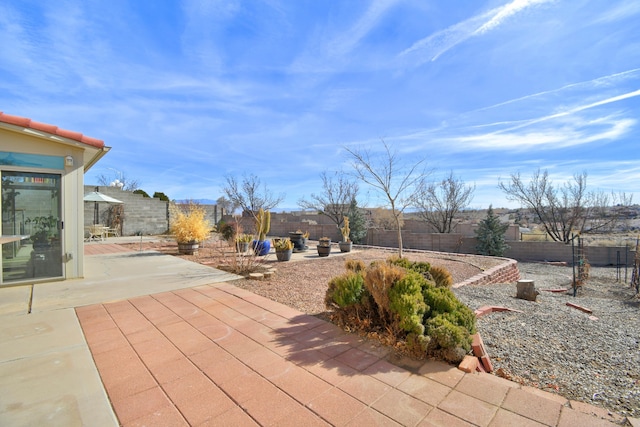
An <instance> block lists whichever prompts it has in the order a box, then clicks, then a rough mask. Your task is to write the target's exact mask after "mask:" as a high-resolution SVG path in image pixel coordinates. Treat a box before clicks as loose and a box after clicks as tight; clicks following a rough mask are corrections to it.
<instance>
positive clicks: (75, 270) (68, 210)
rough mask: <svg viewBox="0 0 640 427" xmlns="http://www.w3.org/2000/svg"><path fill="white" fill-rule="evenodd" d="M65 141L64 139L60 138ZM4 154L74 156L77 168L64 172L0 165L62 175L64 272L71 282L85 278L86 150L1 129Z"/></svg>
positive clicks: (8, 168)
mask: <svg viewBox="0 0 640 427" xmlns="http://www.w3.org/2000/svg"><path fill="white" fill-rule="evenodd" d="M60 139H61V138H60ZM0 151H4V152H9V153H24V154H36V155H47V156H58V157H62V158H64V157H65V156H72V157H73V159H74V165H73V166H71V167H67V166H65V167H64V169H42V168H35V167H29V166H12V165H0V169H2V170H5V171H21V172H42V173H55V174H60V175H61V192H62V195H61V220H62V221H63V224H64V228H63V229H62V231H61V241H62V253H63V272H64V277H65V278H67V279H70V278H77V277H82V276H83V274H84V269H83V265H84V253H83V250H84V246H83V235H84V233H83V223H84V212H83V210H82V209H81V206H82V197H83V195H84V193H83V192H82V191H81V189H82V183H83V179H84V167H83V155H84V150H83V149H82V148H80V147H78V146H74V145H72V144H69V145H66V144H62V143H59V142H53V141H51V140H47V139H44V138H40V137H37V136H35V135H34V136H33V137H31V136H29V135H27V134H24V133H18V132H13V131H11V130H8V129H5V128H3V127H0Z"/></svg>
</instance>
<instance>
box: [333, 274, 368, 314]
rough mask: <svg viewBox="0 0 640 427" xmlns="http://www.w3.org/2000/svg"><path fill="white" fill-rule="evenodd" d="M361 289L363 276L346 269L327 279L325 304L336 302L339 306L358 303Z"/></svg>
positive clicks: (362, 288)
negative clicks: (340, 273)
mask: <svg viewBox="0 0 640 427" xmlns="http://www.w3.org/2000/svg"><path fill="white" fill-rule="evenodd" d="M363 290H364V278H363V277H362V274H359V273H355V272H353V271H347V272H346V273H344V274H342V275H340V276H336V277H334V278H332V279H331V280H330V281H329V288H328V289H327V293H326V296H325V304H326V305H327V307H331V306H332V305H333V304H336V305H337V306H338V307H340V308H344V307H347V306H351V305H355V304H358V303H359V302H360V299H361V297H362V292H363Z"/></svg>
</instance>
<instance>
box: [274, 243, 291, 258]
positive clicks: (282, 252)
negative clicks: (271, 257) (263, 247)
mask: <svg viewBox="0 0 640 427" xmlns="http://www.w3.org/2000/svg"><path fill="white" fill-rule="evenodd" d="M273 247H274V248H275V250H276V258H277V259H278V261H289V260H290V259H291V254H292V253H293V242H292V241H291V239H290V238H288V237H287V238H285V239H274V240H273Z"/></svg>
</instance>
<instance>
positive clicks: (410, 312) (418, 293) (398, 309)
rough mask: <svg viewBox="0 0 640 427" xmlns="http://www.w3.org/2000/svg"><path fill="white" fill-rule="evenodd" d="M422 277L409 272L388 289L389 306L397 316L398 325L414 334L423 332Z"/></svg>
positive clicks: (424, 306) (424, 309)
mask: <svg viewBox="0 0 640 427" xmlns="http://www.w3.org/2000/svg"><path fill="white" fill-rule="evenodd" d="M423 281H424V279H423V277H422V276H420V275H419V274H418V273H416V272H409V273H407V274H406V275H405V276H404V277H403V278H401V279H400V280H397V281H396V282H395V283H393V285H392V286H391V289H389V308H390V310H391V311H392V312H393V313H394V314H395V315H396V316H397V322H398V326H399V327H400V328H401V329H402V330H404V331H406V332H413V333H415V334H420V335H422V334H424V325H423V324H422V318H423V316H424V313H425V311H426V310H427V306H426V305H425V303H424V299H423V297H422V282H423Z"/></svg>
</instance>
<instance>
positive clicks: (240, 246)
mask: <svg viewBox="0 0 640 427" xmlns="http://www.w3.org/2000/svg"><path fill="white" fill-rule="evenodd" d="M248 250H249V242H236V251H238V252H239V253H241V254H243V253H245V252H247V251H248Z"/></svg>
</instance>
